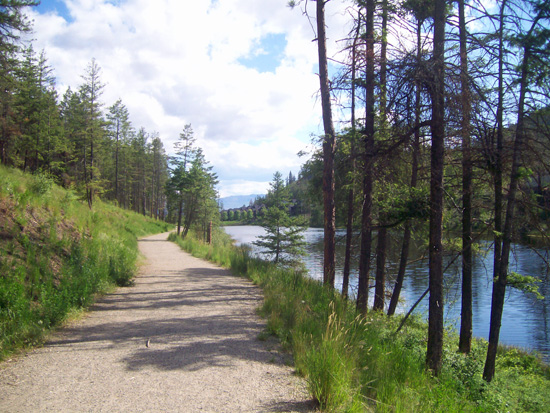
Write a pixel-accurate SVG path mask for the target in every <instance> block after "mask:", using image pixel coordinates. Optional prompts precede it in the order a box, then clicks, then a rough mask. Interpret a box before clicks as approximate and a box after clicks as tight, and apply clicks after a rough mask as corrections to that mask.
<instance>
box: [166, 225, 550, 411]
mask: <svg viewBox="0 0 550 413" xmlns="http://www.w3.org/2000/svg"><path fill="white" fill-rule="evenodd" d="M171 239H172V240H175V241H176V242H177V243H178V244H180V245H182V246H183V247H184V248H185V249H186V250H188V251H190V252H192V253H193V254H194V255H196V256H198V257H201V258H206V259H209V260H212V261H214V262H216V263H218V264H220V265H223V266H224V267H227V268H230V269H232V271H233V272H234V273H235V274H237V275H241V276H246V277H248V278H249V279H251V280H252V281H253V282H254V283H255V284H257V285H258V286H259V287H261V288H262V291H263V294H264V303H263V305H262V308H261V314H262V315H263V316H264V317H265V319H266V321H267V329H268V331H269V332H270V333H272V334H275V335H277V336H278V337H279V338H280V340H281V343H282V344H283V346H284V348H286V349H287V350H289V351H291V352H292V354H293V357H294V364H295V367H296V370H297V372H298V373H299V374H301V375H303V376H304V377H305V379H306V380H307V383H308V386H309V390H310V392H311V395H312V396H313V397H314V398H315V399H316V400H317V402H318V403H319V406H320V408H321V409H322V410H323V411H329V412H365V411H366V412H368V411H373V412H374V411H375V412H502V411H510V412H512V411H514V412H516V411H518V412H519V411H522V412H523V411H532V412H547V411H549V410H548V406H550V370H549V368H548V366H547V365H545V364H543V363H542V362H541V361H540V360H539V359H538V358H537V357H536V356H533V355H529V354H525V353H524V352H521V351H518V350H517V349H505V348H503V349H501V353H500V354H499V359H498V370H497V376H496V377H495V379H494V380H493V382H492V383H490V384H488V383H486V382H485V381H484V380H483V378H482V372H483V362H484V360H485V353H486V350H487V343H486V342H485V341H483V340H475V341H474V343H473V345H472V352H471V354H470V355H464V354H460V353H457V343H458V337H457V335H456V333H455V332H454V331H451V330H449V331H447V332H446V337H445V343H446V347H445V349H444V363H443V365H444V367H443V369H442V372H441V374H440V375H439V377H437V378H434V377H432V376H431V374H430V373H429V372H427V371H426V368H425V357H426V340H427V326H426V323H425V322H424V321H423V320H422V319H421V318H420V317H414V316H413V317H411V318H410V319H409V320H408V322H407V323H406V324H405V326H404V328H402V329H401V330H400V331H399V332H398V333H396V331H397V329H398V326H399V323H400V321H401V318H400V317H387V316H386V315H384V314H382V313H378V312H372V311H371V312H369V313H367V314H366V315H364V316H360V315H358V314H357V312H356V311H355V305H354V303H353V302H348V301H346V300H344V299H343V298H342V297H341V295H340V294H338V293H337V292H335V291H334V290H330V289H327V288H325V287H324V286H323V285H322V284H321V283H320V282H317V281H314V280H312V279H310V278H308V277H307V276H305V275H304V274H303V273H301V272H300V271H297V270H294V269H291V268H282V267H278V266H275V265H273V264H271V263H269V262H265V261H262V260H260V259H258V258H255V257H252V256H250V255H249V254H248V252H247V250H246V248H241V247H234V246H232V244H231V241H230V240H229V239H228V236H227V235H226V234H225V233H223V231H220V232H219V233H217V235H216V237H214V242H213V244H212V245H206V244H204V243H202V242H200V241H197V239H195V238H193V237H192V236H187V237H186V239H185V241H183V242H182V241H181V239H180V238H179V237H177V236H175V235H174V236H172V238H171Z"/></svg>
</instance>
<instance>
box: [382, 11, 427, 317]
mask: <svg viewBox="0 0 550 413" xmlns="http://www.w3.org/2000/svg"><path fill="white" fill-rule="evenodd" d="M422 23H423V22H422V21H421V20H419V21H418V22H417V31H416V64H417V66H418V67H420V63H421V59H422V30H421V29H422ZM421 88H422V85H421V83H420V80H418V78H416V79H415V95H416V96H415V108H414V115H415V121H414V122H415V126H416V128H415V131H414V142H413V152H412V166H411V188H416V185H417V181H418V160H419V156H420V128H419V127H418V125H419V124H420V109H421V107H420V106H421ZM410 241H411V222H410V220H409V221H407V222H406V223H405V228H404V229H403V243H402V245H401V257H400V259H399V269H398V270H397V277H396V279H395V286H394V287H393V293H392V296H391V299H390V305H389V307H388V315H390V316H391V315H394V314H395V310H396V308H397V304H398V303H399V296H400V295H401V289H402V288H403V281H404V279H405V270H406V269H407V261H408V259H409V245H410Z"/></svg>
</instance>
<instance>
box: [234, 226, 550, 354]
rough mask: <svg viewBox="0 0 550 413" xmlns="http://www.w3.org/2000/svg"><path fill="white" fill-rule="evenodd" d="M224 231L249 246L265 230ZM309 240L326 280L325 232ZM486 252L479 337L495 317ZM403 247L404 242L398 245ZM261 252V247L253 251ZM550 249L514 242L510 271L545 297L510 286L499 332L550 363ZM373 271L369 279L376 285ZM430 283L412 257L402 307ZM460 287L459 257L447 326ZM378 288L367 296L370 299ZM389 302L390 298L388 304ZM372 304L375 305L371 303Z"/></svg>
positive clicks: (317, 272) (476, 285)
mask: <svg viewBox="0 0 550 413" xmlns="http://www.w3.org/2000/svg"><path fill="white" fill-rule="evenodd" d="M224 228H225V231H226V232H227V233H228V234H229V235H230V236H231V237H232V238H233V239H234V240H235V241H236V243H237V244H238V245H240V244H251V243H252V242H253V241H254V240H255V239H256V238H257V237H258V236H260V235H263V234H264V230H263V228H262V227H259V226H229V227H224ZM304 235H305V238H306V241H307V255H306V256H305V257H304V259H303V260H304V263H305V265H306V268H307V270H308V273H309V276H310V277H312V278H314V279H318V280H322V279H323V230H322V229H320V228H309V229H308V230H307V231H306V232H305V233H304ZM344 237H345V231H343V230H340V231H337V233H336V238H337V248H336V250H337V252H336V254H337V256H336V288H340V289H341V285H342V272H343V265H344V262H343V261H344V248H345V240H344ZM480 245H481V247H482V248H481V250H482V253H479V254H477V255H476V257H475V261H474V266H473V277H474V281H473V333H474V335H475V336H477V337H482V338H485V339H487V338H488V336H489V320H490V315H491V294H492V266H493V252H492V249H491V243H490V242H488V241H483V242H481V244H480ZM398 249H400V246H399V248H398ZM253 251H254V252H255V253H257V254H261V251H259V250H258V249H254V248H253ZM548 258H549V251H547V250H543V249H533V248H531V247H526V246H523V245H519V244H515V245H514V246H513V248H512V254H511V257H510V271H514V272H517V273H519V274H522V275H530V276H533V277H536V278H538V279H540V280H541V283H540V285H539V291H540V293H541V294H542V295H543V296H545V299H544V300H538V299H537V298H536V297H535V296H534V295H533V294H526V293H523V292H520V291H517V290H514V289H511V288H508V289H507V294H506V301H505V304H504V313H503V318H502V327H501V330H500V343H501V344H507V345H513V346H518V347H523V348H525V349H527V350H536V351H537V352H539V353H540V354H541V355H542V357H543V359H544V360H545V361H546V362H550V308H549V307H550V298H549V297H550V273H549V269H548V266H547V264H546V260H548ZM396 263H397V258H396V257H394V259H390V260H389V262H388V263H387V269H388V271H387V274H388V275H387V278H388V282H387V286H386V289H387V290H390V291H391V290H392V289H393V284H394V282H393V279H392V277H393V276H394V274H395V273H396V272H397V270H396V266H397V264H396ZM357 275H358V270H357V262H355V263H354V267H353V269H352V274H351V275H350V294H353V293H354V292H356V290H357ZM372 278H373V272H371V283H374V280H372ZM427 287H428V261H427V259H424V260H414V262H411V263H409V265H408V268H407V274H406V277H405V281H404V284H403V290H402V292H401V298H402V300H403V302H402V303H401V304H400V307H399V309H398V311H399V312H406V311H408V310H409V308H410V306H411V305H413V304H414V303H415V302H416V300H417V299H418V298H419V297H420V296H421V295H422V293H424V291H425V290H426V288H427ZM460 288H461V263H460V261H459V260H457V262H456V263H455V264H453V265H451V266H450V267H449V269H448V270H447V271H446V273H445V289H446V295H445V297H446V302H445V322H446V323H447V324H448V325H454V326H455V327H458V326H459V323H460ZM373 295H374V292H373V291H371V292H370V294H369V296H370V297H369V298H370V299H371V300H372V298H373ZM388 303H389V300H387V302H386V308H387V305H388ZM371 304H372V303H371ZM415 312H417V313H421V314H423V315H424V316H426V317H427V312H428V299H427V297H426V298H425V299H424V301H423V302H422V303H421V304H420V305H419V306H418V307H417V308H416V310H415Z"/></svg>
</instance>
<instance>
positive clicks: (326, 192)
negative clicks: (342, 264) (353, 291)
mask: <svg viewBox="0 0 550 413" xmlns="http://www.w3.org/2000/svg"><path fill="white" fill-rule="evenodd" d="M325 3H326V2H325V1H324V0H317V49H318V52H319V80H320V83H321V104H322V109H323V126H324V129H325V137H324V140H323V204H324V230H325V250H324V264H323V282H324V284H325V285H328V286H330V287H334V278H335V234H336V207H335V203H334V153H335V142H336V140H335V139H336V136H335V135H336V134H335V131H334V124H333V122H332V108H331V102H330V87H329V79H328V63H327V46H326V31H325Z"/></svg>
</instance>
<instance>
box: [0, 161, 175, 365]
mask: <svg viewBox="0 0 550 413" xmlns="http://www.w3.org/2000/svg"><path fill="white" fill-rule="evenodd" d="M166 230H168V225H167V224H165V223H161V222H155V221H153V220H150V219H147V218H145V217H143V216H141V215H137V214H135V213H132V212H128V211H124V210H121V209H119V208H116V207H114V206H112V205H109V204H104V203H102V202H99V201H97V202H96V203H95V204H94V208H93V211H92V210H90V209H89V208H88V206H87V204H85V203H83V202H81V201H80V200H79V199H78V198H77V197H76V195H75V194H74V193H73V192H71V191H66V190H64V189H62V188H60V187H58V186H56V185H55V184H54V183H53V182H52V181H51V180H49V179H48V178H47V177H44V176H42V175H35V176H32V175H27V174H23V173H22V172H20V171H19V170H12V169H7V168H4V167H0V359H2V358H3V357H5V356H6V355H8V354H10V353H11V352H13V351H14V350H17V349H19V348H23V347H27V346H32V345H37V344H40V343H41V341H42V340H43V337H44V334H45V332H47V331H48V330H49V329H51V328H52V327H54V326H56V325H59V324H60V323H62V322H63V321H64V320H65V319H66V318H67V317H68V316H69V315H70V314H71V312H73V311H75V310H78V309H81V308H85V307H87V306H89V305H90V304H91V303H92V302H93V300H94V296H95V295H96V294H101V293H104V292H106V291H109V290H110V289H112V288H113V287H114V286H117V285H118V286H124V285H129V284H131V282H132V277H133V276H134V274H135V270H136V265H137V259H138V249H137V238H138V237H140V236H143V235H146V234H151V233H158V232H162V231H166Z"/></svg>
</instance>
